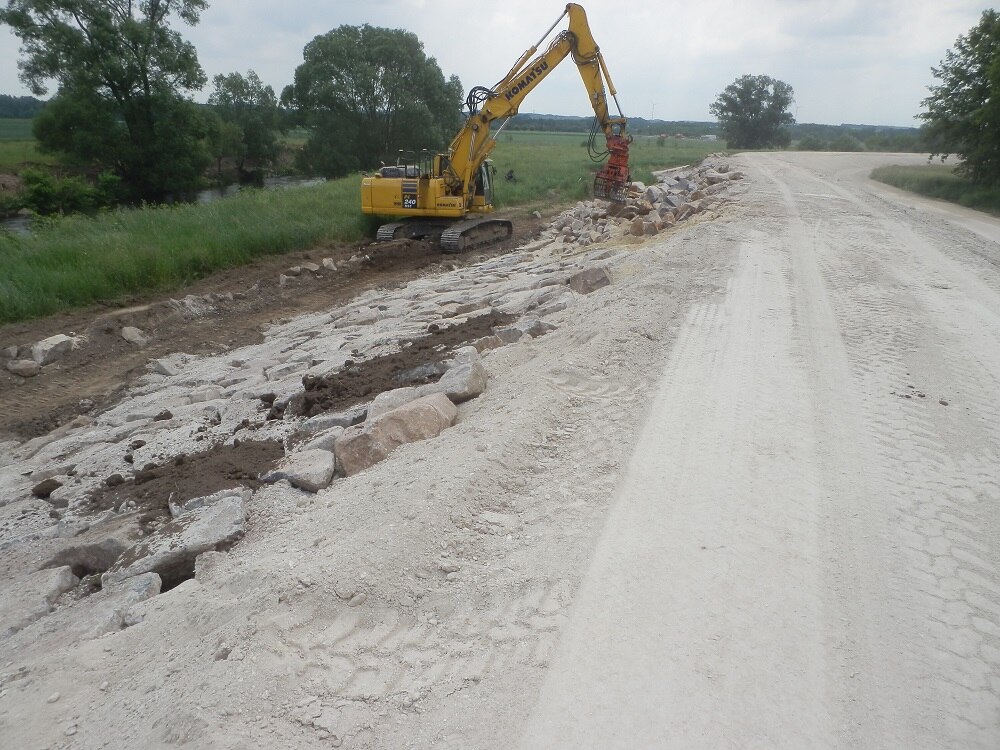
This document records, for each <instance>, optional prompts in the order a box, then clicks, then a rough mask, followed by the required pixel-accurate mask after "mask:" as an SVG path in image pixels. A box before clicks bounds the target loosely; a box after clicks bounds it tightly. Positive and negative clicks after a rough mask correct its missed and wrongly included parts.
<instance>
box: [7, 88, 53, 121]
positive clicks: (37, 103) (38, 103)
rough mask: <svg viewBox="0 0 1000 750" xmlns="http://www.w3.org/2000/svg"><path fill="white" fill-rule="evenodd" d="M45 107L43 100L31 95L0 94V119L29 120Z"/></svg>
mask: <svg viewBox="0 0 1000 750" xmlns="http://www.w3.org/2000/svg"><path fill="white" fill-rule="evenodd" d="M44 107H45V102H43V101H42V100H41V99H36V98H35V97H33V96H10V95H9V94H0V119H4V120H6V119H17V120H30V119H31V118H32V117H34V116H35V115H37V114H38V113H39V112H41V111H42V108H44Z"/></svg>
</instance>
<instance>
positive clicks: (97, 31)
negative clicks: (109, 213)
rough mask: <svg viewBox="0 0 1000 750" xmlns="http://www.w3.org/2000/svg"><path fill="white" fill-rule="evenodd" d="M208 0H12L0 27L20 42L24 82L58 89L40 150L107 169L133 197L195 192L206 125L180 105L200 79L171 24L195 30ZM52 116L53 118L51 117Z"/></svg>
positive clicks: (42, 120)
mask: <svg viewBox="0 0 1000 750" xmlns="http://www.w3.org/2000/svg"><path fill="white" fill-rule="evenodd" d="M206 6H207V3H206V2H205V0H143V1H142V2H133V1H132V0H128V1H127V2H115V1H114V0H8V3H7V7H6V8H4V9H0V23H5V24H7V25H9V26H10V27H11V28H12V29H13V31H14V33H15V34H16V35H17V36H18V37H19V38H20V39H21V42H22V44H23V47H22V58H21V60H20V62H19V67H20V70H21V79H22V80H23V81H24V82H25V83H27V84H28V85H29V86H30V87H31V89H32V91H33V93H35V94H37V95H42V94H44V93H46V90H47V87H48V85H49V84H50V82H52V81H55V83H56V84H57V86H58V92H57V94H56V96H55V98H54V100H53V102H52V104H50V106H49V107H48V108H46V110H45V111H44V112H43V113H42V115H40V116H39V118H38V120H37V121H36V136H37V137H38V139H39V143H40V145H41V147H42V148H43V149H46V150H49V151H56V152H62V153H64V154H65V155H66V156H67V157H69V158H70V159H72V160H75V161H78V162H82V163H86V164H96V165H98V166H102V167H106V168H111V169H113V170H114V171H115V172H116V173H117V174H119V175H120V176H121V178H122V180H123V182H124V183H125V185H126V186H127V187H128V188H129V189H130V190H131V192H132V195H133V197H134V198H136V199H144V200H159V199H161V198H164V197H165V196H166V195H168V194H169V193H173V192H178V191H185V190H190V189H192V188H193V187H195V186H196V185H197V182H198V179H199V177H200V174H201V172H202V170H203V169H204V167H205V166H206V165H207V163H208V158H209V157H208V153H207V150H206V148H205V146H204V136H205V135H206V123H205V120H204V118H203V117H201V116H200V114H199V112H198V111H197V109H196V106H195V105H194V104H193V103H192V102H190V101H189V100H187V99H186V98H184V94H185V93H186V92H190V91H194V90H197V89H200V88H201V87H202V86H203V85H204V83H205V74H204V72H203V71H202V69H201V66H200V65H199V63H198V57H197V54H196V52H195V49H194V47H193V46H192V45H191V44H190V43H188V42H185V41H184V40H183V39H182V38H181V36H180V34H179V33H178V32H177V31H175V30H174V29H173V28H171V26H170V21H171V18H172V17H176V18H178V19H179V20H180V21H182V22H184V23H187V24H190V25H193V24H196V23H197V22H198V18H199V13H200V12H201V11H202V10H203V9H204V8H205V7H206ZM50 110H51V111H50Z"/></svg>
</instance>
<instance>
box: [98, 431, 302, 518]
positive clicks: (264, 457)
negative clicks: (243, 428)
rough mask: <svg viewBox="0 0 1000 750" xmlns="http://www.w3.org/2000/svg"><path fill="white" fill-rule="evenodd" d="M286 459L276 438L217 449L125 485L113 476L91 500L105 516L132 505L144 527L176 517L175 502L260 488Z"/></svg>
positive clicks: (145, 471) (149, 470) (155, 468)
mask: <svg viewBox="0 0 1000 750" xmlns="http://www.w3.org/2000/svg"><path fill="white" fill-rule="evenodd" d="M284 455H285V451H284V448H283V447H282V445H281V443H280V442H278V441H276V440H270V441H261V442H242V443H237V444H236V445H235V446H228V445H217V446H215V447H214V448H212V449H210V450H208V451H205V452H204V453H196V454H192V455H185V454H181V455H179V456H176V457H174V458H173V459H171V460H170V461H169V462H168V463H164V464H160V465H155V464H147V465H146V466H145V467H143V468H142V469H141V470H140V471H137V472H136V474H135V477H134V478H133V479H130V480H127V481H120V479H121V478H120V477H118V476H117V475H113V476H111V477H108V479H106V480H105V484H107V485H111V486H108V487H106V488H105V489H102V490H101V491H99V492H97V493H96V494H94V495H92V496H91V499H90V508H91V510H92V511H94V512H100V511H104V510H108V509H109V508H118V507H120V506H121V505H122V504H123V503H128V502H130V501H131V502H134V503H135V506H136V509H137V510H138V511H140V512H141V513H142V518H141V520H142V522H143V523H144V524H148V523H155V522H157V521H159V520H160V519H162V518H166V517H169V516H170V510H169V507H168V503H170V502H174V503H182V502H184V501H185V500H190V499H192V498H195V497H203V496H205V495H211V494H212V493H213V492H218V491H219V490H225V489H229V488H231V487H238V486H240V485H243V486H244V487H249V488H250V489H257V488H258V487H260V485H261V481H260V479H259V477H260V476H261V475H262V474H266V473H267V472H268V471H270V470H271V469H272V468H273V467H274V465H275V464H276V463H277V462H278V461H279V460H280V459H281V458H282V457H284Z"/></svg>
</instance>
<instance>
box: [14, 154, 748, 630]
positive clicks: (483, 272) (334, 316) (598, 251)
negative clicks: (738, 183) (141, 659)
mask: <svg viewBox="0 0 1000 750" xmlns="http://www.w3.org/2000/svg"><path fill="white" fill-rule="evenodd" d="M656 176H657V179H658V180H659V182H657V183H656V184H654V185H649V186H646V185H642V184H636V185H635V186H634V190H633V191H632V195H631V197H630V199H629V200H628V202H627V203H626V204H625V205H624V206H612V205H611V204H608V203H607V202H604V201H587V202H583V203H580V204H578V205H577V206H575V207H573V208H572V209H568V210H567V211H564V212H563V213H561V214H559V215H558V216H556V217H555V218H554V219H553V220H552V221H551V222H550V224H549V226H548V227H547V228H546V229H545V230H544V231H543V232H542V233H541V236H540V237H539V238H538V239H536V240H535V241H533V242H531V243H529V244H528V245H525V246H523V247H522V248H520V249H518V250H517V251H516V252H513V253H511V254H508V255H504V256H500V257H496V258H491V259H486V260H484V261H482V262H480V263H478V264H475V265H472V266H469V267H466V268H462V269H458V270H454V271H450V272H446V273H441V274H438V275H431V276H427V277H424V278H419V279H416V280H414V281H411V282H410V283H408V284H406V285H405V286H404V287H402V288H400V289H398V290H394V291H393V292H392V293H387V292H386V290H372V291H369V292H365V293H363V294H361V295H359V296H358V297H356V298H355V299H354V300H353V301H351V302H350V303H349V304H347V305H344V306H342V307H338V308H336V309H332V310H328V311H325V312H322V313H319V314H311V315H305V316H302V317H299V318H296V319H294V320H292V321H290V322H288V323H285V324H282V325H278V326H275V327H273V328H272V329H271V330H269V331H267V332H266V335H265V336H264V340H263V341H262V342H261V343H258V344H254V345H251V346H245V347H242V348H240V349H237V350H234V351H230V352H227V353H226V354H224V355H219V356H206V357H195V356H192V355H188V354H184V353H180V352H178V353H175V354H173V355H170V356H168V357H163V358H159V359H156V360H153V361H150V362H149V365H148V371H147V373H146V374H145V375H144V376H143V377H142V378H141V381H140V382H139V384H138V385H137V386H136V387H135V388H133V389H132V391H131V392H130V393H128V394H127V396H126V397H125V398H123V399H122V400H121V401H120V402H119V403H118V404H117V405H115V406H113V407H112V408H109V409H107V410H105V411H103V412H102V413H99V414H88V415H84V416H79V417H77V418H76V419H75V420H73V421H72V422H70V423H69V424H67V425H64V426H63V427H61V428H59V429H58V430H55V431H53V432H51V433H49V434H48V435H45V436H42V437H39V438H35V439H33V440H29V441H27V442H24V443H13V442H9V443H6V444H4V448H5V450H4V452H3V454H2V455H0V554H2V556H3V563H4V566H5V569H6V570H7V576H6V580H5V582H4V584H2V586H0V600H5V601H11V602H14V601H17V602H22V601H23V602H24V603H23V605H18V607H17V608H18V609H19V610H21V611H22V612H23V616H18V617H16V618H13V619H11V618H5V620H4V623H3V627H4V631H3V632H5V633H6V634H7V635H6V637H8V638H24V639H27V640H30V639H31V638H43V639H44V638H45V637H48V636H47V635H46V633H47V632H48V631H47V630H46V629H45V628H42V627H41V626H40V625H39V622H38V621H40V620H44V619H46V618H49V617H52V616H53V615H52V613H53V612H54V611H56V610H58V608H59V606H61V604H63V603H69V602H73V603H74V605H75V606H76V607H79V606H81V605H82V604H84V602H83V600H84V599H87V600H88V601H89V600H93V602H95V606H97V605H98V604H99V605H100V606H101V607H105V608H107V607H112V610H110V611H111V612H112V613H111V614H108V612H105V610H101V612H104V614H101V615H100V618H99V619H100V622H101V623H103V624H101V625H100V626H96V625H95V626H94V627H93V628H90V627H89V626H88V629H87V630H86V632H87V633H97V634H100V633H103V632H109V630H113V629H115V628H123V627H127V626H129V625H130V624H134V622H136V621H138V620H137V616H133V615H130V614H129V612H130V610H129V607H131V606H132V605H133V604H135V603H136V602H139V601H141V600H142V599H143V598H148V597H151V596H155V595H156V594H157V593H159V591H160V590H161V588H164V589H169V588H172V587H174V586H177V585H178V584H179V583H181V582H183V581H184V580H186V579H188V578H191V577H193V576H195V575H196V571H197V570H198V567H199V562H198V561H199V559H200V558H201V557H202V556H203V555H205V554H206V553H212V554H217V553H219V552H224V551H225V550H227V549H229V548H230V547H232V545H234V544H237V543H239V541H240V539H241V538H242V537H243V535H244V533H245V532H246V530H247V528H248V526H249V525H251V524H252V518H253V514H254V507H255V502H256V497H257V493H258V492H259V491H264V489H263V488H267V487H268V486H269V485H274V484H281V483H284V484H285V486H287V487H288V488H289V490H294V491H298V492H301V493H304V495H305V496H309V495H312V494H315V493H322V492H323V491H324V489H325V488H327V487H328V486H329V485H330V484H331V483H332V482H343V481H346V482H349V481H352V480H351V477H352V476H353V475H355V474H357V473H358V472H362V471H364V470H366V469H368V468H369V467H371V466H372V465H374V464H375V463H378V462H380V461H384V460H387V459H391V455H392V454H393V452H395V451H397V450H399V449H401V448H402V447H403V446H406V445H408V444H411V443H415V442H418V441H425V440H433V438H435V437H436V436H437V435H439V434H440V433H442V432H443V431H444V430H447V429H449V428H450V427H451V426H452V425H454V424H455V423H456V422H457V421H460V420H461V419H462V414H463V409H465V408H466V406H465V405H466V404H467V403H468V402H470V401H471V400H472V399H475V398H476V397H477V396H479V395H480V394H482V393H483V392H484V391H485V390H486V389H487V387H488V385H489V371H490V365H489V362H490V355H491V352H493V351H494V350H495V349H497V348H499V347H503V346H522V345H524V344H525V343H526V342H531V341H534V340H536V339H538V338H540V337H543V336H545V335H546V334H548V333H549V332H551V331H553V330H556V329H557V328H558V327H559V326H560V325H561V324H562V323H563V322H564V321H565V319H566V318H565V315H566V311H567V310H572V307H573V305H574V304H576V303H577V301H578V300H580V299H581V298H582V297H584V296H586V295H591V294H609V295H610V294H614V283H615V278H616V273H618V269H619V267H620V266H621V265H622V264H623V263H625V262H626V261H627V260H628V259H629V257H630V255H631V253H632V247H631V246H632V245H634V244H635V243H636V242H642V241H643V239H644V238H646V237H650V236H653V235H655V234H657V233H659V232H663V231H667V230H669V229H670V228H671V227H676V226H678V225H679V224H681V223H683V222H685V221H688V220H690V219H691V218H692V217H695V216H699V215H700V216H703V217H710V216H711V215H712V213H711V211H712V209H713V208H717V207H718V206H719V204H720V201H721V197H722V191H723V190H724V189H725V187H726V186H727V185H728V184H730V183H732V182H733V181H734V180H738V179H739V178H740V174H739V173H738V172H734V171H732V170H730V168H729V166H728V164H726V162H725V160H724V159H714V160H712V162H711V164H703V165H701V166H699V167H688V168H682V169H676V170H669V171H666V172H661V173H658V174H657V175H656ZM371 252H378V250H377V248H374V249H372V251H371ZM331 265H332V264H331ZM326 268H327V270H331V269H329V268H328V267H326ZM296 270H297V274H296V273H291V274H284V275H283V276H284V279H283V281H282V283H283V284H285V285H291V284H294V283H295V280H296V278H297V276H301V274H303V273H315V272H318V270H319V266H317V267H316V268H315V269H313V268H312V267H305V266H303V267H301V268H297V269H296ZM218 303H219V300H218V299H215V298H213V299H211V300H207V301H206V302H205V304H204V305H202V304H201V303H199V302H198V300H194V299H190V298H185V300H184V301H182V302H179V303H178V304H183V306H184V308H185V310H187V311H188V314H192V315H194V314H198V312H197V311H198V310H202V311H203V312H204V311H205V310H208V309H209V308H210V307H211V304H218ZM122 335H123V336H124V337H126V338H127V340H129V342H130V343H133V344H134V345H135V346H142V345H143V344H144V341H145V339H144V335H143V333H142V331H138V330H129V331H127V332H126V331H124V330H123V331H122ZM80 345H85V341H81V340H80V339H79V338H76V337H72V336H66V335H60V336H54V337H51V338H49V339H46V340H44V341H39V342H34V343H30V344H16V345H10V346H8V348H7V349H6V350H4V352H3V353H4V355H5V356H6V358H7V362H6V365H5V366H6V368H7V369H8V370H9V371H11V372H16V371H19V370H20V373H19V374H22V376H24V377H29V376H37V375H38V373H39V371H40V370H41V371H44V368H45V367H47V366H49V365H50V364H51V363H53V362H57V361H58V360H59V358H60V356H64V355H65V353H66V352H68V351H70V350H71V349H72V348H73V347H75V346H80ZM366 367H368V368H369V369H365V368H366ZM375 370H379V372H375ZM359 375H360V377H358V376H359ZM372 383H378V384H379V385H378V386H377V387H371V384H372ZM316 384H321V385H322V386H323V388H324V389H325V390H324V393H323V398H324V399H325V400H314V401H309V402H308V403H309V404H311V406H309V408H308V409H306V408H305V407H304V404H305V403H306V402H307V401H308V400H307V399H305V398H304V394H305V393H306V391H307V390H308V389H309V388H310V387H312V386H315V385H316ZM366 384H367V385H366ZM317 404H324V406H321V407H320V406H316V405H317ZM252 442H253V443H255V444H270V445H274V446H276V447H277V448H278V449H279V450H278V454H279V456H281V457H280V458H279V460H277V461H274V462H270V463H268V464H267V465H260V466H258V467H253V468H252V470H251V471H249V474H251V475H252V476H251V479H252V481H250V480H248V479H246V476H247V474H248V471H247V468H246V467H245V466H244V467H239V468H238V469H234V468H233V466H231V465H228V464H226V463H225V461H224V460H221V459H220V460H216V461H214V462H209V461H207V460H200V458H199V457H204V456H205V455H206V454H207V453H209V452H211V451H212V450H218V449H219V448H220V447H224V448H227V449H232V450H233V451H238V450H239V449H240V448H241V446H244V445H246V446H249V445H250V444H251V443H252ZM233 455H235V453H234V454H233ZM248 455H250V454H248ZM259 455H264V454H263V453H261V454H259ZM208 466H211V467H213V468H212V469H208V468H205V467H208ZM209 471H212V472H215V473H214V474H213V475H211V476H209V475H208V474H207V473H206V474H204V475H203V474H200V473H199V472H209ZM171 476H174V477H178V478H180V477H182V476H183V477H184V478H185V479H186V480H188V481H187V483H186V484H185V486H200V487H203V488H204V487H212V488H218V487H220V486H221V487H223V489H222V490H221V491H217V490H216V489H213V490H212V491H210V492H205V491H204V490H202V492H201V494H197V493H194V492H191V491H188V490H184V491H180V490H171V489H170V487H171V481H170V478H171ZM192 480H193V481H192ZM175 484H176V486H178V487H179V486H181V483H180V482H177V483H175ZM161 486H162V487H164V488H165V489H163V490H159V489H156V488H159V487H161ZM144 488H145V489H144ZM258 488H262V489H258ZM146 490H148V491H146ZM154 490H155V491H154ZM130 493H132V494H131V495H130ZM158 493H159V494H158ZM130 579H136V580H141V581H143V584H142V585H141V586H136V587H132V588H128V587H126V588H121V587H122V586H123V585H125V582H127V581H129V580H130ZM18 592H21V593H18ZM97 592H102V595H101V596H100V597H98V596H97ZM109 602H111V604H109ZM115 602H117V604H115ZM95 611H96V610H95ZM78 615H79V611H78ZM82 621H87V622H89V621H90V620H88V619H87V618H83V620H82ZM22 631H23V632H22Z"/></svg>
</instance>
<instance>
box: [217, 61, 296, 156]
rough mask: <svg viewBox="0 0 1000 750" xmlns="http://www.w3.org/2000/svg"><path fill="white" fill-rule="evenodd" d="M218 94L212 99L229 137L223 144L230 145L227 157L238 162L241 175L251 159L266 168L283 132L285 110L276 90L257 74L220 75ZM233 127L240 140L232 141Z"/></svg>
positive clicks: (224, 139) (251, 71) (218, 76)
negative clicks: (279, 134) (283, 110)
mask: <svg viewBox="0 0 1000 750" xmlns="http://www.w3.org/2000/svg"><path fill="white" fill-rule="evenodd" d="M212 83H213V84H214V85H215V91H213V92H212V95H211V96H210V97H209V98H208V103H209V104H211V105H213V106H214V107H215V109H216V112H217V114H218V115H219V117H220V118H221V119H222V121H223V123H224V124H226V125H229V126H230V127H229V128H224V135H225V133H229V135H228V136H227V137H223V138H222V139H221V142H222V143H227V142H229V144H230V145H229V146H228V150H229V151H230V152H231V153H227V154H226V155H227V156H232V157H233V158H234V159H235V160H236V167H237V169H239V171H240V172H242V171H243V168H244V165H245V164H246V162H247V161H248V160H249V161H250V162H252V163H255V164H257V165H266V164H269V163H270V162H271V161H273V160H274V158H275V155H276V152H277V143H278V133H279V132H280V129H281V110H279V109H278V98H277V97H276V96H275V95H274V89H272V88H271V87H270V86H267V85H265V84H264V83H263V82H262V81H261V80H260V78H259V77H258V76H257V74H256V73H255V72H254V71H253V70H250V71H247V74H246V76H243V75H241V74H240V73H230V74H229V75H217V76H215V78H213V79H212ZM233 128H236V129H237V130H238V132H239V136H238V138H236V139H233V138H232V133H233V132H235V131H233Z"/></svg>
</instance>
